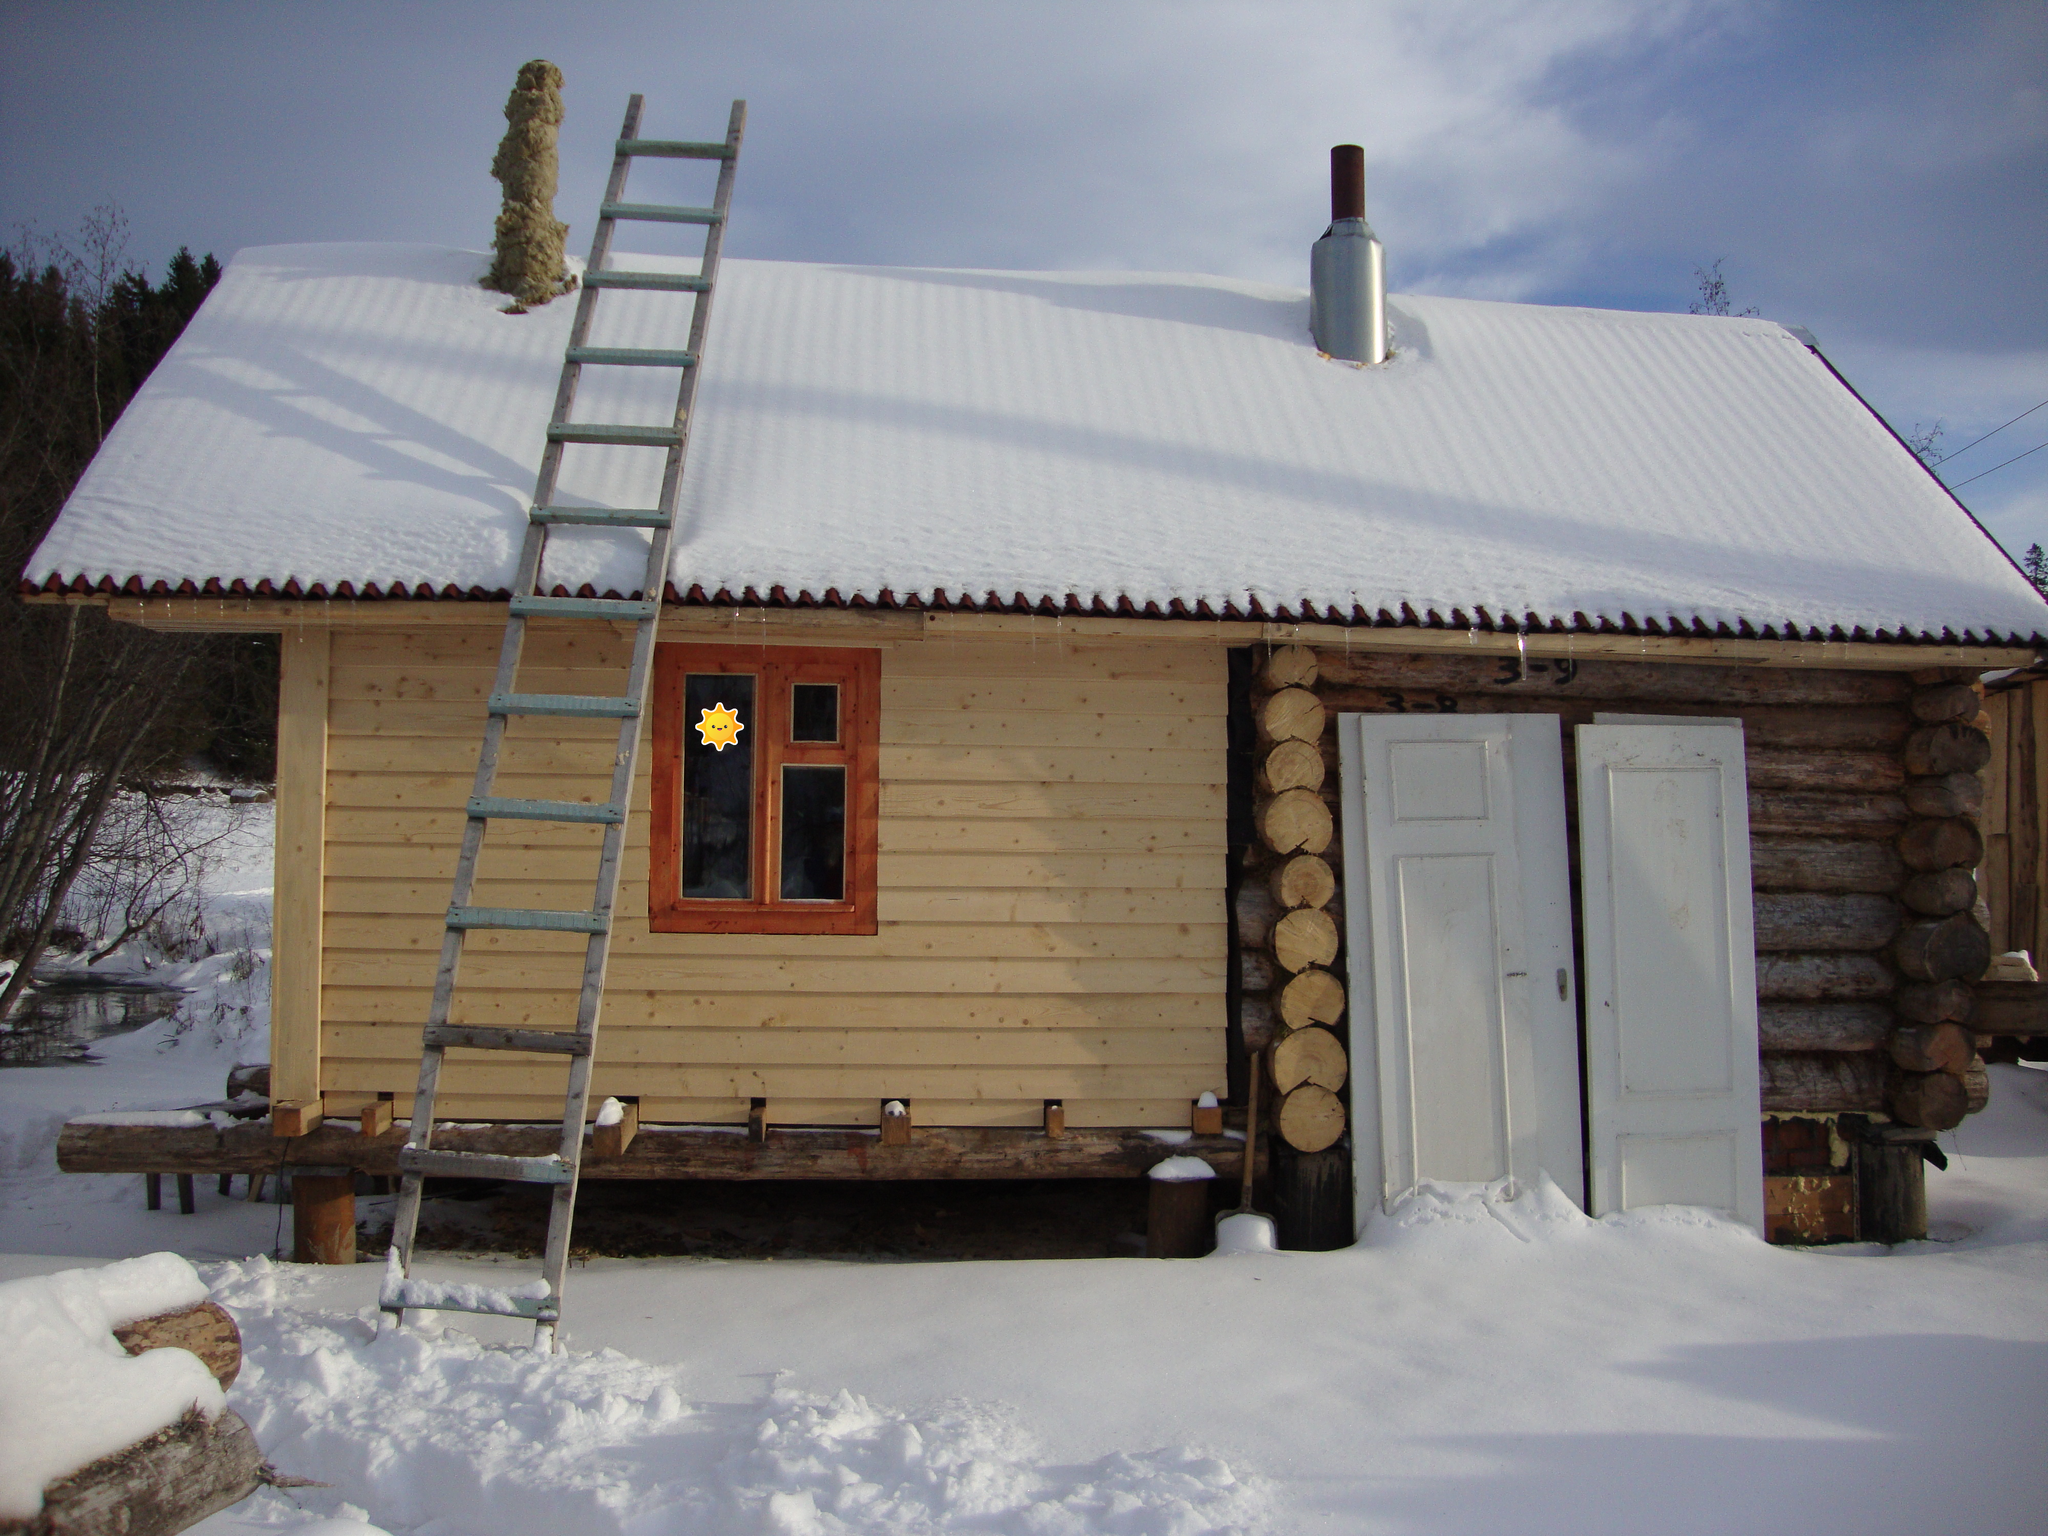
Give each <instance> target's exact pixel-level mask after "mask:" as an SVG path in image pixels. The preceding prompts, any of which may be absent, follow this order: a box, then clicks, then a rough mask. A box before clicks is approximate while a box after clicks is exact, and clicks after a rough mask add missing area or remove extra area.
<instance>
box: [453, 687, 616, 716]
mask: <svg viewBox="0 0 2048 1536" xmlns="http://www.w3.org/2000/svg"><path fill="white" fill-rule="evenodd" d="M488 710H489V712H490V713H491V714H494V715H581V716H584V717H585V718H588V719H600V720H630V719H632V718H634V717H635V716H636V715H638V714H639V713H640V703H639V700H637V699H600V698H590V697H587V696H585V695H583V694H580V693H494V694H492V695H491V702H490V704H489V706H488Z"/></svg>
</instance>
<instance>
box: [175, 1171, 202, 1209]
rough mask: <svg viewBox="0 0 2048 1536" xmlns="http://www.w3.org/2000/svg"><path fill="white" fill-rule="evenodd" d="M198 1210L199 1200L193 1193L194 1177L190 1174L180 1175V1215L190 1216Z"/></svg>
mask: <svg viewBox="0 0 2048 1536" xmlns="http://www.w3.org/2000/svg"><path fill="white" fill-rule="evenodd" d="M198 1208H199V1207H198V1200H197V1199H196V1198H195V1197H194V1195H193V1192H192V1175H191V1174H189V1173H181V1174H179V1175H178V1214H179V1215H180V1216H190V1215H191V1214H192V1213H193V1212H194V1211H195V1210H197V1209H198Z"/></svg>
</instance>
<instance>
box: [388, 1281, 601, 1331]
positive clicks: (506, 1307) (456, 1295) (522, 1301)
mask: <svg viewBox="0 0 2048 1536" xmlns="http://www.w3.org/2000/svg"><path fill="white" fill-rule="evenodd" d="M478 1289H479V1290H480V1291H482V1287H479V1288H478ZM416 1297H417V1298H419V1299H417V1300H416V1299H414V1298H416ZM377 1305H378V1306H380V1307H382V1308H383V1309H384V1310H385V1311H386V1312H406V1311H411V1312H468V1313H470V1314H472V1315H473V1316H476V1317H523V1318H527V1319H529V1320H531V1321H533V1322H536V1323H558V1322H560V1321H561V1320H562V1312H561V1308H560V1307H559V1306H557V1305H556V1303H555V1302H554V1300H553V1299H552V1298H550V1299H549V1300H547V1301H537V1300H535V1299H534V1298H532V1297H530V1296H507V1295H506V1294H505V1293H504V1292H502V1291H482V1294H481V1295H478V1296H477V1297H475V1298H474V1299H471V1298H470V1297H469V1296H467V1295H465V1294H464V1293H463V1292H462V1291H433V1290H421V1291H406V1290H400V1291H397V1292H396V1293H389V1292H387V1293H384V1294H382V1295H380V1296H379V1297H378V1300H377Z"/></svg>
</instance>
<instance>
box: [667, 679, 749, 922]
mask: <svg viewBox="0 0 2048 1536" xmlns="http://www.w3.org/2000/svg"><path fill="white" fill-rule="evenodd" d="M721 742H722V743H724V745H723V746H722V747H721V746H720V745H718V743H721ZM753 854H754V680H753V678H751V677H746V676H736V675H733V674H730V673H716V672H714V673H697V672H693V673H691V674H690V675H689V676H688V677H687V678H685V679H684V682H683V895H685V896H695V897H700V898H705V899H710V900H724V901H744V900H746V899H747V898H748V897H750V896H752V895H753V893H754V881H753V864H754V858H753Z"/></svg>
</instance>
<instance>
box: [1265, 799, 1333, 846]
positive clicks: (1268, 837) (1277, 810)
mask: <svg viewBox="0 0 2048 1536" xmlns="http://www.w3.org/2000/svg"><path fill="white" fill-rule="evenodd" d="M1253 816H1254V818H1255V819H1256V820H1257V822H1258V827H1259V840H1260V841H1261V842H1263V843H1264V844H1265V845H1266V846H1267V847H1268V848H1270V849H1272V850H1273V852H1275V853H1278V854H1290V853H1315V854H1320V853H1321V852H1322V851H1323V850H1324V849H1325V848H1327V847H1329V846H1330V839H1331V838H1332V837H1333V836H1335V835H1336V831H1337V819H1336V818H1335V817H1334V816H1332V815H1331V814H1330V808H1329V807H1328V806H1327V805H1325V804H1324V803H1323V797H1322V796H1321V795H1319V794H1317V793H1316V792H1315V791H1314V790H1312V789H1288V790H1283V791H1281V792H1280V793H1279V794H1277V795H1275V796H1273V797H1272V798H1271V799H1270V800H1263V801H1260V802H1259V804H1258V807H1257V809H1256V810H1255V811H1254V812H1253Z"/></svg>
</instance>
